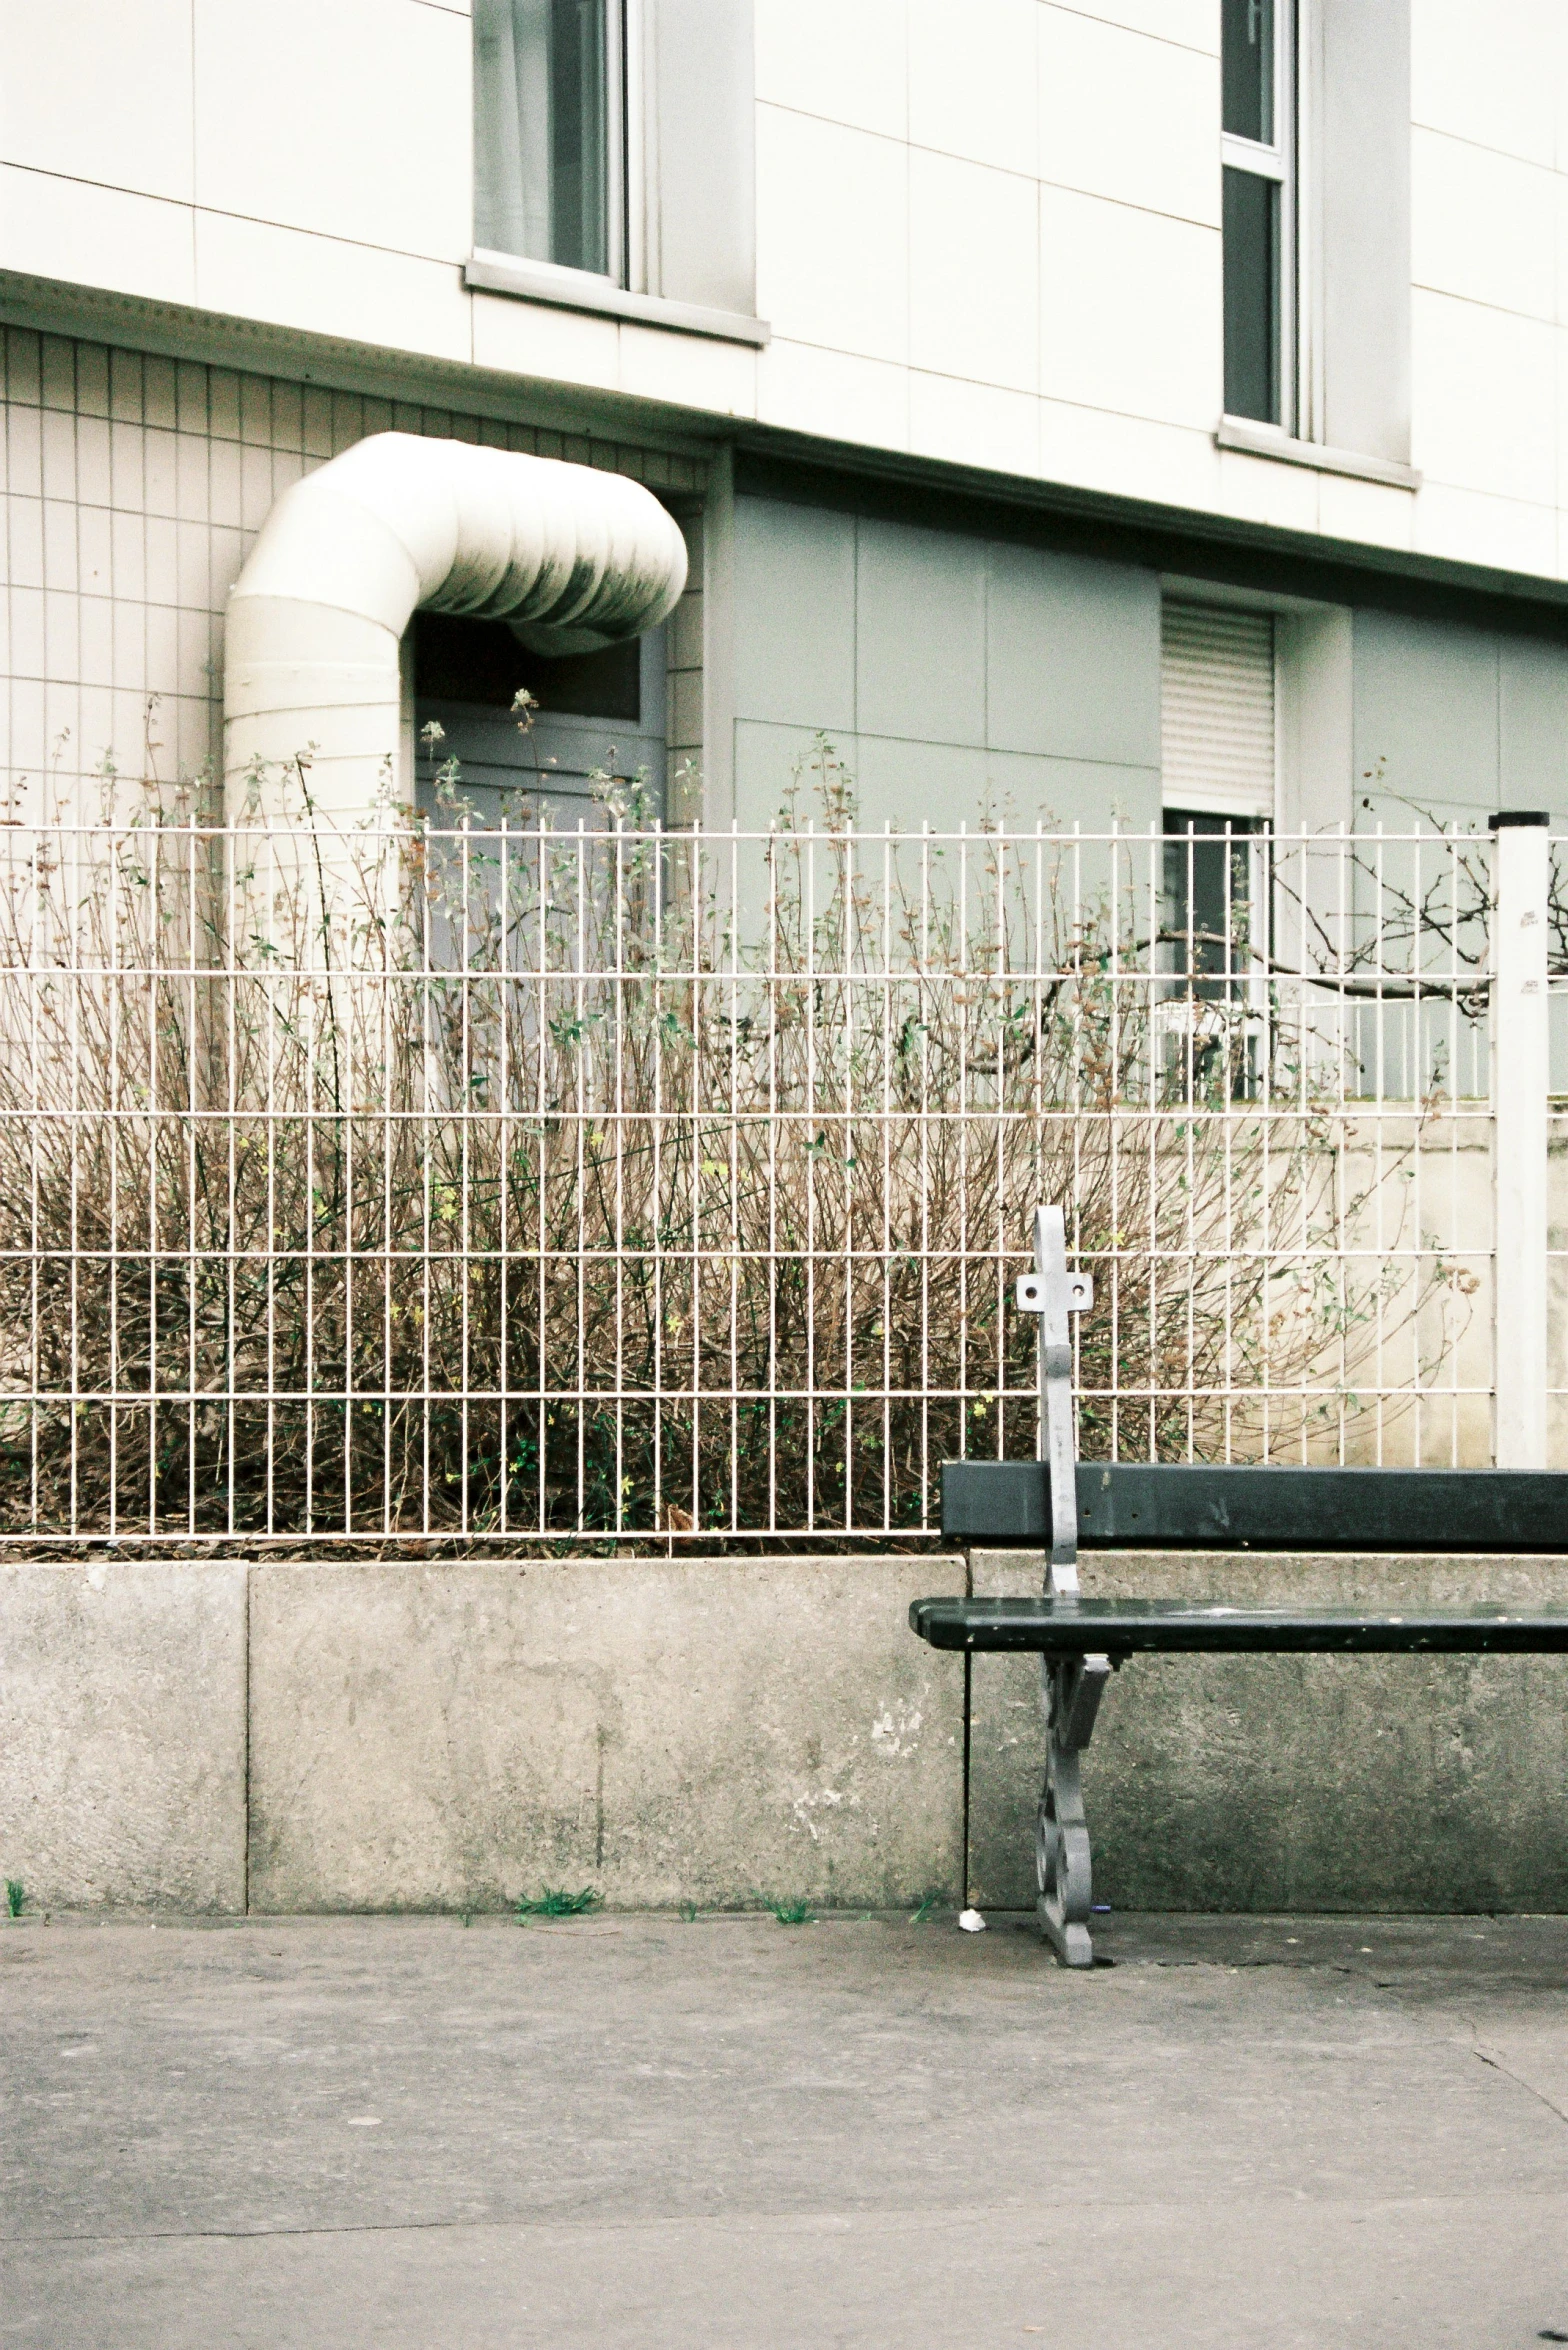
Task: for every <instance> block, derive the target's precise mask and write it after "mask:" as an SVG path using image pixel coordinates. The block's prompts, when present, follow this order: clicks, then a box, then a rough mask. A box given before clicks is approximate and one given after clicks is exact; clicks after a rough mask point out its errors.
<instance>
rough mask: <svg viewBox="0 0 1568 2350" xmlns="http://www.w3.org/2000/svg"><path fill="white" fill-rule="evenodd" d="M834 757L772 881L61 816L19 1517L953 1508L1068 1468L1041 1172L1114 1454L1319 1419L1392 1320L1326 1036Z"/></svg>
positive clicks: (888, 1527)
mask: <svg viewBox="0 0 1568 2350" xmlns="http://www.w3.org/2000/svg"><path fill="white" fill-rule="evenodd" d="M306 780H307V778H306V771H305V770H304V768H303V767H302V769H301V782H302V783H303V782H305V781H306ZM816 781H817V787H818V789H817V801H816V805H815V807H814V811H813V821H811V822H808V820H807V819H806V817H805V816H804V815H802V814H801V813H800V812H799V809H798V806H794V805H792V807H791V809H790V810H788V811H786V814H785V816H784V817H783V819H782V820H781V822H780V824H779V825H778V827H777V828H776V830H775V833H774V835H773V837H772V839H771V841H770V842H768V843H767V844H765V845H763V846H759V847H757V848H756V849H755V850H754V851H753V852H751V853H750V862H746V861H745V860H744V859H742V858H741V856H740V854H739V852H738V851H735V850H732V848H731V847H730V845H729V844H727V843H725V842H723V841H722V840H717V841H710V842H707V843H704V842H703V841H701V840H700V838H699V837H698V836H694V835H679V834H677V835H669V836H665V835H661V834H659V833H657V832H655V831H651V830H648V829H644V828H642V826H641V821H640V819H641V813H642V811H641V807H640V805H639V802H638V797H637V794H636V793H635V791H634V792H632V793H631V794H630V795H628V794H627V793H626V792H624V791H618V790H617V789H616V788H613V787H608V786H607V787H606V800H607V806H606V829H604V830H602V831H597V832H581V833H576V834H566V833H562V832H558V831H551V830H550V829H549V827H548V826H547V825H537V824H536V825H532V826H527V827H515V828H514V827H509V828H507V829H505V830H504V831H503V832H499V833H491V834H481V833H479V832H477V831H475V830H473V829H472V828H471V827H470V828H467V829H465V828H464V826H463V824H462V822H461V811H460V809H459V808H457V807H455V806H454V805H452V803H451V800H450V794H449V795H448V803H449V808H448V815H447V816H445V817H443V818H441V819H440V820H438V821H437V822H436V823H435V824H434V825H432V826H428V827H427V826H426V825H424V824H423V823H421V822H419V821H417V820H410V819H408V818H406V817H405V818H399V819H397V820H395V821H394V820H393V819H391V818H390V817H389V816H388V815H387V814H386V813H385V812H382V813H381V814H380V815H378V816H377V817H376V819H375V820H374V821H373V822H372V823H371V824H370V825H368V826H367V827H366V828H365V829H364V830H362V831H360V832H356V833H348V834H333V833H329V832H328V831H327V830H326V829H325V828H324V827H320V826H312V825H311V824H310V823H309V822H307V821H305V819H307V818H308V817H309V815H310V810H309V806H308V798H307V800H306V802H305V803H304V805H303V807H302V811H301V819H302V820H301V823H300V824H299V825H290V824H288V823H283V824H280V825H277V826H275V827H273V828H271V829H266V828H262V827H260V826H259V825H258V826H257V828H256V829H255V830H254V831H252V832H246V831H244V830H242V829H241V830H235V831H233V832H229V833H224V832H222V831H218V830H212V831H208V830H203V829H202V828H200V827H199V826H195V825H192V824H191V823H189V822H188V821H185V820H184V818H183V816H182V815H181V814H180V812H179V811H178V810H176V811H175V812H174V818H173V819H171V816H170V812H169V810H168V809H167V808H162V807H160V806H159V805H158V804H157V803H156V801H154V802H153V803H151V804H150V807H149V813H148V817H147V820H146V821H145V822H141V823H137V824H133V825H129V826H121V827H118V828H115V827H105V828H103V829H101V830H99V831H97V832H87V833H81V834H76V833H71V832H69V831H68V830H67V829H66V828H63V827H56V828H54V829H52V830H45V831H43V832H41V833H23V832H20V831H17V832H14V833H13V834H12V835H11V836H10V837H9V847H10V856H9V863H8V865H7V866H6V868H5V880H4V886H3V888H0V954H3V962H4V970H3V973H0V1035H3V1036H4V1038H5V1039H6V1040H7V1041H6V1043H5V1045H4V1047H3V1049H0V1325H3V1350H4V1351H3V1357H0V1385H3V1387H4V1388H5V1389H6V1390H7V1391H8V1392H9V1401H8V1402H6V1404H5V1407H4V1419H3V1431H4V1449H3V1454H0V1526H3V1528H4V1529H5V1530H7V1531H10V1532H12V1533H21V1532H36V1533H40V1534H71V1535H77V1536H82V1537H87V1536H102V1535H107V1534H110V1533H118V1534H120V1535H122V1536H129V1535H136V1534H141V1535H154V1534H157V1535H162V1536H163V1537H165V1538H168V1537H171V1536H176V1535H181V1534H195V1535H210V1536H218V1535H237V1536H258V1537H267V1538H274V1539H279V1538H288V1539H290V1540H292V1541H295V1542H297V1543H300V1544H302V1545H309V1544H310V1543H312V1542H320V1541H321V1540H323V1539H326V1538H332V1537H346V1536H352V1537H354V1538H357V1539H361V1540H364V1541H367V1542H370V1543H381V1544H391V1543H393V1542H394V1541H400V1542H403V1543H406V1542H407V1541H408V1540H409V1539H410V1538H414V1537H420V1538H429V1537H439V1538H442V1539H444V1540H447V1541H450V1542H453V1543H457V1544H462V1543H464V1542H473V1543H478V1542H481V1541H486V1540H494V1539H496V1538H498V1537H503V1536H504V1537H506V1538H509V1539H511V1540H512V1541H513V1542H514V1543H515V1544H516V1545H517V1546H518V1547H527V1546H528V1545H529V1544H530V1543H532V1542H537V1541H539V1540H541V1539H546V1538H548V1539H553V1540H560V1539H564V1538H577V1539H590V1538H601V1539H602V1538H603V1537H604V1536H606V1535H628V1534H641V1535H643V1536H645V1537H646V1536H658V1535H672V1534H691V1535H697V1536H701V1535H706V1536H710V1537H718V1536H727V1537H730V1538H732V1539H742V1540H749V1539H754V1538H756V1537H760V1536H763V1535H767V1534H769V1533H777V1532H787V1533H793V1534H800V1533H806V1532H814V1533H815V1534H816V1535H817V1536H818V1537H819V1538H821V1537H825V1536H833V1535H843V1534H849V1533H853V1534H858V1535H862V1536H864V1535H876V1534H879V1533H895V1532H899V1531H902V1530H909V1529H916V1528H919V1527H921V1526H922V1525H924V1524H927V1523H929V1522H930V1518H931V1515H932V1514H933V1512H934V1506H935V1500H934V1496H935V1470H936V1465H937V1464H938V1463H939V1462H940V1460H941V1459H943V1458H944V1457H950V1456H952V1455H954V1454H957V1453H960V1452H971V1453H974V1452H980V1453H1001V1452H1005V1453H1019V1452H1029V1451H1032V1449H1033V1443H1034V1413H1035V1398H1034V1376H1035V1370H1034V1357H1033V1325H1032V1324H1030V1323H1028V1322H1025V1321H1023V1320H1022V1319H1021V1318H1020V1317H1018V1316H1017V1315H1015V1314H1014V1312H1013V1311H1012V1308H1011V1304H1010V1298H1011V1288H1012V1283H1013V1279H1014V1277H1015V1276H1016V1274H1017V1273H1018V1272H1019V1271H1020V1270H1022V1269H1023V1265H1024V1256H1023V1251H1024V1249H1025V1248H1026V1246H1027V1234H1028V1227H1029V1217H1030V1211H1031V1210H1032V1209H1033V1207H1034V1205H1035V1204H1036V1202H1037V1201H1039V1200H1042V1199H1059V1200H1061V1201H1063V1202H1065V1203H1066V1204H1067V1206H1068V1209H1069V1218H1070V1234H1071V1237H1072V1240H1073V1242H1074V1244H1075V1246H1076V1248H1077V1250H1078V1251H1079V1252H1080V1258H1081V1261H1082V1262H1084V1263H1086V1264H1088V1265H1090V1266H1091V1267H1092V1268H1093V1269H1094V1270H1095V1272H1096V1275H1097V1278H1098V1281H1099V1295H1098V1298H1097V1303H1096V1307H1095V1311H1094V1312H1093V1314H1092V1315H1091V1316H1089V1317H1087V1318H1086V1320H1085V1323H1084V1327H1083V1330H1082V1334H1081V1349H1082V1363H1081V1374H1080V1377H1081V1386H1082V1389H1083V1391H1084V1403H1083V1413H1082V1439H1083V1449H1084V1450H1085V1452H1086V1453H1088V1454H1089V1455H1091V1456H1094V1455H1097V1454H1105V1453H1108V1452H1110V1451H1111V1450H1113V1449H1115V1450H1119V1451H1121V1452H1124V1453H1127V1452H1130V1453H1133V1454H1142V1455H1145V1456H1148V1455H1155V1456H1160V1457H1172V1456H1180V1455H1184V1454H1186V1453H1188V1452H1193V1453H1196V1454H1198V1455H1200V1456H1201V1455H1204V1454H1206V1453H1208V1454H1213V1453H1216V1452H1219V1453H1224V1452H1225V1451H1226V1450H1227V1448H1235V1447H1237V1446H1238V1445H1239V1446H1241V1447H1242V1448H1245V1446H1246V1445H1247V1444H1248V1443H1251V1444H1252V1445H1253V1447H1254V1449H1256V1447H1257V1446H1258V1445H1259V1444H1260V1443H1274V1444H1281V1445H1283V1444H1287V1443H1288V1444H1297V1443H1299V1442H1301V1441H1303V1440H1304V1438H1305V1436H1306V1434H1307V1433H1308V1432H1309V1426H1310V1421H1311V1416H1312V1412H1313V1410H1314V1409H1315V1408H1317V1407H1315V1406H1314V1404H1313V1403H1312V1401H1311V1399H1310V1397H1309V1396H1307V1395H1306V1393H1305V1390H1306V1388H1307V1386H1308V1385H1309V1383H1310V1382H1309V1374H1311V1373H1312V1370H1313V1366H1314V1365H1315V1364H1318V1363H1319V1362H1320V1361H1321V1359H1322V1357H1323V1355H1324V1351H1325V1348H1327V1347H1332V1346H1333V1345H1336V1344H1338V1343H1340V1342H1342V1341H1343V1340H1344V1338H1345V1335H1346V1333H1347V1331H1351V1330H1353V1329H1354V1327H1355V1325H1356V1324H1357V1322H1358V1320H1359V1319H1361V1318H1364V1316H1365V1314H1366V1312H1367V1311H1368V1296H1367V1295H1366V1294H1359V1295H1358V1294H1352V1293H1351V1291H1350V1289H1349V1287H1348V1286H1347V1282H1346V1279H1345V1276H1344V1272H1343V1266H1342V1264H1341V1263H1340V1262H1339V1261H1338V1260H1335V1259H1333V1258H1332V1256H1331V1255H1325V1254H1324V1252H1323V1251H1321V1250H1320V1249H1318V1248H1317V1247H1316V1246H1315V1243H1316V1242H1317V1241H1318V1240H1320V1239H1321V1237H1322V1235H1323V1233H1324V1232H1325V1231H1326V1230H1327V1229H1328V1226H1329V1224H1330V1223H1331V1222H1332V1221H1334V1220H1335V1219H1338V1220H1339V1223H1340V1224H1341V1225H1342V1223H1343V1219H1344V1217H1345V1213H1346V1208H1347V1204H1348V1205H1349V1206H1350V1207H1351V1208H1352V1209H1353V1207H1354V1202H1353V1201H1352V1202H1349V1203H1347V1201H1346V1200H1345V1198H1344V1196H1343V1191H1342V1188H1341V1193H1340V1195H1339V1196H1338V1197H1336V1196H1335V1183H1336V1174H1337V1172H1342V1170H1341V1169H1340V1164H1339V1161H1338V1159H1337V1157H1336V1145H1335V1140H1334V1133H1333V1129H1332V1123H1331V1120H1330V1119H1329V1117H1328V1115H1327V1108H1328V1102H1329V1099H1330V1096H1331V1094H1332V1083H1331V1076H1332V1072H1330V1073H1327V1074H1326V1073H1325V1069H1324V1066H1323V1061H1322V1055H1321V1052H1319V1053H1317V1054H1316V1056H1314V1052H1313V1051H1312V1050H1309V1049H1307V1046H1308V1041H1309V1040H1306V1039H1304V1038H1303V1036H1302V1035H1301V1034H1299V1033H1296V1032H1293V1029H1292V1024H1291V1022H1290V1021H1289V1020H1288V1019H1287V1018H1285V1017H1284V1016H1283V1014H1282V1012H1281V1011H1280V1009H1279V1007H1278V1006H1277V1005H1276V1006H1275V1007H1273V1008H1272V1010H1270V1009H1269V1008H1268V1007H1265V1009H1264V1012H1263V1013H1262V1014H1261V1015H1260V1012H1259V1009H1258V1000H1257V997H1256V992H1255V991H1253V992H1252V993H1245V992H1244V991H1242V990H1241V989H1239V988H1236V987H1232V986H1231V985H1230V984H1229V983H1228V982H1227V983H1224V984H1218V985H1216V984H1206V985H1204V986H1199V985H1198V984H1197V983H1189V982H1186V981H1181V980H1175V979H1171V978H1169V977H1166V978H1164V979H1160V978H1158V977H1157V976H1155V975H1154V966H1155V963H1156V960H1157V957H1156V954H1155V951H1154V950H1155V948H1156V946H1157V944H1158V941H1157V939H1156V938H1155V937H1154V936H1152V935H1151V934H1150V931H1149V926H1148V924H1147V922H1146V921H1145V922H1144V924H1143V926H1142V934H1141V935H1140V926H1139V922H1138V920H1137V918H1136V917H1137V914H1138V907H1137V906H1136V905H1135V904H1134V903H1133V902H1132V901H1131V899H1130V898H1127V899H1124V898H1123V896H1122V895H1120V894H1119V892H1118V887H1117V884H1116V881H1115V877H1114V874H1110V875H1101V876H1099V877H1098V878H1097V877H1096V875H1095V874H1094V872H1093V871H1092V870H1090V869H1089V868H1088V867H1087V866H1086V865H1085V862H1084V858H1083V855H1082V853H1081V852H1080V851H1078V850H1076V849H1075V848H1074V847H1073V846H1072V844H1071V843H1062V842H1050V841H1043V842H1042V841H1039V840H1035V839H1032V838H1029V839H1024V838H1009V837H1007V836H1006V835H1004V834H1003V833H1001V832H1000V831H997V832H988V833H982V834H979V835H977V836H974V837H973V838H972V839H971V840H970V841H969V842H967V843H965V844H961V845H956V846H955V845H954V844H951V843H949V844H948V845H947V846H945V847H942V846H937V845H933V844H931V843H929V842H924V841H920V840H907V839H906V840H904V841H902V842H893V841H891V840H889V841H885V842H884V841H881V840H878V839H876V838H873V837H870V836H867V835H864V834H861V835H856V834H854V833H853V831H852V829H851V826H852V818H853V813H854V810H853V801H852V797H851V795H850V792H849V788H848V783H847V779H846V778H845V777H844V775H843V772H842V770H841V769H840V768H839V767H838V766H837V763H836V762H835V761H834V760H833V759H832V757H831V755H830V754H828V753H826V752H825V751H824V753H823V754H822V755H821V757H820V759H819V764H818V773H817V778H816ZM1173 1007H1175V1010H1174V1013H1173ZM1265 1377H1266V1381H1267V1383H1268V1385H1269V1386H1270V1388H1271V1390H1272V1391H1273V1392H1274V1393H1276V1395H1278V1396H1280V1397H1283V1398H1284V1399H1285V1401H1284V1402H1283V1403H1282V1404H1281V1405H1280V1406H1279V1409H1278V1410H1277V1411H1276V1414H1275V1418H1274V1420H1273V1422H1272V1423H1271V1426H1272V1429H1273V1431H1274V1433H1273V1434H1272V1435H1269V1436H1266V1437H1260V1436H1259V1435H1258V1432H1257V1430H1258V1426H1259V1425H1260V1423H1257V1421H1256V1418H1255V1415H1254V1419H1253V1422H1252V1424H1251V1434H1250V1435H1249V1434H1248V1414H1247V1399H1248V1398H1249V1396H1251V1395H1252V1394H1253V1393H1254V1391H1257V1390H1259V1389H1261V1388H1262V1386H1263V1385H1264V1384H1265ZM1298 1390H1300V1391H1302V1392H1301V1399H1300V1400H1299V1402H1298V1403H1296V1404H1292V1403H1291V1402H1290V1398H1291V1397H1292V1396H1293V1395H1294V1394H1296V1392H1297V1391H1298ZM1238 1397H1239V1398H1240V1399H1241V1400H1240V1403H1239V1404H1238V1401H1237V1399H1238Z"/></svg>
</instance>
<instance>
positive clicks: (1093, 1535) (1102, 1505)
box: [942, 1208, 1568, 1592]
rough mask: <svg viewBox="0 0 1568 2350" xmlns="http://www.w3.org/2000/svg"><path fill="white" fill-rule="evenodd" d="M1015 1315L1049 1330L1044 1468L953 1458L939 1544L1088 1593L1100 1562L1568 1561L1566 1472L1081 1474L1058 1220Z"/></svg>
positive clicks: (1056, 1212)
mask: <svg viewBox="0 0 1568 2350" xmlns="http://www.w3.org/2000/svg"><path fill="white" fill-rule="evenodd" d="M1034 1258H1035V1269H1034V1271H1033V1272H1032V1273H1028V1274H1025V1276H1024V1277H1023V1279H1022V1280H1021V1281H1020V1282H1019V1284H1018V1304H1019V1307H1020V1309H1021V1310H1022V1311H1023V1312H1025V1313H1030V1314H1037V1315H1038V1316H1039V1318H1040V1446H1039V1457H1038V1459H1036V1460H1033V1461H949V1462H947V1463H945V1464H944V1466H943V1469H942V1538H943V1541H944V1542H945V1543H948V1544H950V1545H952V1546H953V1547H955V1548H958V1549H965V1550H967V1549H973V1548H976V1547H979V1546H981V1545H990V1544H1007V1543H1013V1544H1020V1545H1026V1546H1028V1547H1030V1548H1035V1549H1038V1548H1044V1549H1046V1550H1048V1551H1049V1552H1050V1569H1049V1572H1048V1575H1047V1588H1048V1589H1049V1590H1053V1591H1060V1592H1067V1591H1074V1590H1076V1589H1077V1584H1078V1577H1077V1566H1076V1561H1077V1556H1078V1551H1079V1548H1080V1546H1083V1547H1085V1548H1091V1549H1099V1550H1105V1549H1118V1550H1119V1549H1129V1548H1139V1547H1141V1548H1144V1549H1156V1548H1158V1549H1181V1548H1187V1549H1209V1550H1237V1549H1259V1550H1368V1551H1379V1550H1411V1551H1568V1472H1564V1471H1561V1470H1551V1469H1341V1468H1327V1467H1325V1468H1298V1467H1293V1466H1292V1467H1285V1466H1279V1467H1246V1466H1242V1467H1234V1468H1221V1467H1215V1466H1210V1465H1209V1464H1208V1463H1206V1462H1185V1461H1183V1462H1172V1463H1168V1464H1167V1463H1164V1462H1142V1461H1111V1462H1103V1463H1102V1462H1091V1461H1080V1460H1078V1459H1077V1458H1076V1457H1075V1455H1076V1442H1075V1436H1074V1428H1073V1398H1072V1345H1071V1337H1070V1331H1071V1323H1070V1319H1069V1317H1070V1316H1071V1315H1073V1314H1074V1313H1081V1312H1082V1311H1083V1309H1084V1308H1085V1307H1086V1306H1088V1305H1089V1304H1090V1303H1091V1302H1092V1299H1093V1285H1092V1283H1091V1282H1090V1281H1089V1280H1088V1279H1087V1278H1086V1277H1085V1276H1084V1275H1083V1274H1081V1273H1069V1271H1068V1270H1067V1246H1066V1225H1065V1220H1064V1218H1063V1215H1062V1211H1061V1209H1060V1208H1038V1209H1037V1210H1036V1211H1035V1219H1034Z"/></svg>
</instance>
